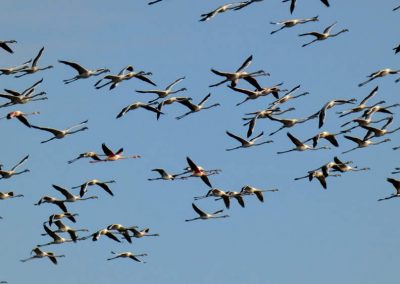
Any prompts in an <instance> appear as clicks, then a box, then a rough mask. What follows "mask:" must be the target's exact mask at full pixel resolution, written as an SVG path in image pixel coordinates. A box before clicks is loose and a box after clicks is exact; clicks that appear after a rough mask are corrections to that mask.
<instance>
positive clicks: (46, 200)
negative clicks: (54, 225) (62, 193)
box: [34, 195, 68, 224]
mask: <svg viewBox="0 0 400 284" xmlns="http://www.w3.org/2000/svg"><path fill="white" fill-rule="evenodd" d="M64 202H65V200H61V199H57V198H54V197H51V196H47V195H46V196H43V197H42V198H40V200H39V201H38V202H37V203H35V204H34V205H36V206H39V205H41V204H43V203H51V204H55V205H57V206H58V207H59V208H60V209H61V210H62V211H64V213H68V209H67V207H66V206H65V204H64ZM49 224H50V221H49Z"/></svg>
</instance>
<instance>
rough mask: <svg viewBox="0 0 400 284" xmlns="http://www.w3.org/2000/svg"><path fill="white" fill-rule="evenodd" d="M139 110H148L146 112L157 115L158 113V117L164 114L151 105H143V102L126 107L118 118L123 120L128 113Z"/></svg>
mask: <svg viewBox="0 0 400 284" xmlns="http://www.w3.org/2000/svg"><path fill="white" fill-rule="evenodd" d="M138 108H143V109H146V110H149V111H152V112H155V113H157V115H161V114H163V113H162V112H161V111H160V110H158V109H156V108H155V107H152V106H151V104H145V103H142V102H136V103H133V104H130V105H128V106H126V107H124V108H123V109H122V110H121V111H120V112H119V113H118V115H117V117H116V118H121V117H122V116H124V115H125V114H126V113H127V112H129V111H131V110H135V109H138Z"/></svg>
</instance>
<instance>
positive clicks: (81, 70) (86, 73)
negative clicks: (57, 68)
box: [58, 60, 110, 84]
mask: <svg viewBox="0 0 400 284" xmlns="http://www.w3.org/2000/svg"><path fill="white" fill-rule="evenodd" d="M58 62H60V63H62V64H65V65H68V66H70V67H72V68H74V69H75V70H76V71H77V72H78V75H76V76H75V77H73V78H71V79H66V80H63V82H64V84H69V83H72V82H74V81H76V80H79V79H86V78H89V77H91V76H98V75H100V74H103V73H106V72H110V70H109V69H106V68H99V69H96V70H89V69H86V68H85V67H82V65H79V64H78V63H75V62H70V61H64V60H58Z"/></svg>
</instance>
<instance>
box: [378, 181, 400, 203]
mask: <svg viewBox="0 0 400 284" xmlns="http://www.w3.org/2000/svg"><path fill="white" fill-rule="evenodd" d="M386 180H387V181H388V182H390V183H391V184H392V185H393V187H394V188H395V189H396V193H394V194H392V195H390V196H389V197H385V198H380V199H378V201H383V200H388V199H392V198H394V197H400V180H397V179H394V178H387V179H386Z"/></svg>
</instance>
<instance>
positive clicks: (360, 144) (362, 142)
mask: <svg viewBox="0 0 400 284" xmlns="http://www.w3.org/2000/svg"><path fill="white" fill-rule="evenodd" d="M344 138H346V139H348V140H350V141H353V142H354V143H356V144H357V147H354V148H352V149H350V150H347V151H344V152H342V154H346V153H348V152H351V151H354V150H355V149H358V148H365V147H368V146H369V145H379V144H382V143H385V142H389V141H391V140H390V139H389V138H388V139H385V140H382V141H379V142H373V141H371V140H369V139H366V140H362V139H360V138H357V137H353V136H347V135H344Z"/></svg>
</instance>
